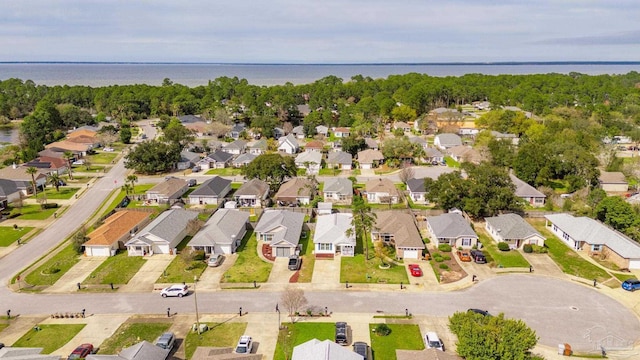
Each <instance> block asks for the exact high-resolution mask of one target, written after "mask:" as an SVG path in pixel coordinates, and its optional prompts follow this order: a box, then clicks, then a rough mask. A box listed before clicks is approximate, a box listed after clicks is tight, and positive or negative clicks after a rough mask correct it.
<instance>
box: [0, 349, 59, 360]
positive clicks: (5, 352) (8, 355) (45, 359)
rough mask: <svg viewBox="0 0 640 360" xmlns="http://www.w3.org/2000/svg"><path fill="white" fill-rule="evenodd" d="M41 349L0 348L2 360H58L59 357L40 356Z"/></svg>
mask: <svg viewBox="0 0 640 360" xmlns="http://www.w3.org/2000/svg"><path fill="white" fill-rule="evenodd" d="M42 349H43V348H41V347H40V348H33V347H14V346H4V347H2V348H0V359H2V360H60V355H53V354H51V355H45V354H41V352H42Z"/></svg>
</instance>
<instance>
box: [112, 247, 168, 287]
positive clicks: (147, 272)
mask: <svg viewBox="0 0 640 360" xmlns="http://www.w3.org/2000/svg"><path fill="white" fill-rule="evenodd" d="M145 258H146V260H147V261H146V262H145V263H144V265H142V267H141V268H140V270H138V272H137V273H136V274H135V275H134V276H133V277H132V278H131V280H129V282H128V283H127V284H124V285H121V286H120V288H119V289H118V291H120V292H141V291H153V289H154V285H155V283H156V281H157V280H158V279H159V278H160V276H162V274H163V272H164V270H165V269H166V268H167V266H169V264H170V263H171V261H173V259H175V256H174V255H168V254H154V255H153V256H148V257H145Z"/></svg>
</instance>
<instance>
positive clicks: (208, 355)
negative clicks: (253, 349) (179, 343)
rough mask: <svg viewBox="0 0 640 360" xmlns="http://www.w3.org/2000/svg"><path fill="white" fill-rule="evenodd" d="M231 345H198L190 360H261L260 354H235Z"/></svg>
mask: <svg viewBox="0 0 640 360" xmlns="http://www.w3.org/2000/svg"><path fill="white" fill-rule="evenodd" d="M234 350H235V348H232V347H210V346H198V347H197V348H196V351H195V352H194V353H193V355H192V356H191V360H240V359H242V360H262V354H236V353H234V352H233V351H234Z"/></svg>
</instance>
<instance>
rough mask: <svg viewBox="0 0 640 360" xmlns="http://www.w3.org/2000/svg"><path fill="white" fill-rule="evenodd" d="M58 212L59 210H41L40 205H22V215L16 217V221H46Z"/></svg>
mask: <svg viewBox="0 0 640 360" xmlns="http://www.w3.org/2000/svg"><path fill="white" fill-rule="evenodd" d="M58 210H60V208H57V209H45V210H43V209H42V208H41V207H40V205H35V204H33V205H24V206H23V207H22V214H21V215H20V216H18V217H16V219H20V220H46V219H48V218H49V217H50V216H51V215H53V213H54V212H56V211H58Z"/></svg>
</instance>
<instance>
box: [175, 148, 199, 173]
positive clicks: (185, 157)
mask: <svg viewBox="0 0 640 360" xmlns="http://www.w3.org/2000/svg"><path fill="white" fill-rule="evenodd" d="M199 161H200V154H196V153H194V152H191V151H186V150H184V151H182V152H180V160H179V161H178V162H177V163H176V169H178V170H187V169H191V168H192V167H193V166H195V165H196V164H198V162H199Z"/></svg>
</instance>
